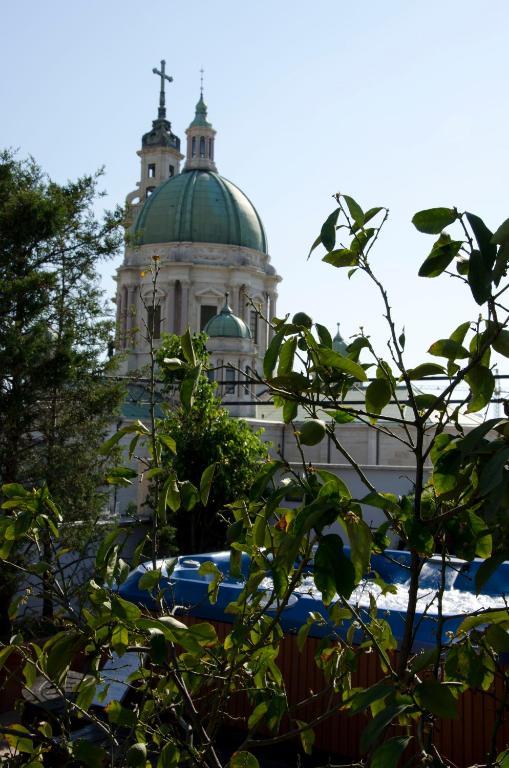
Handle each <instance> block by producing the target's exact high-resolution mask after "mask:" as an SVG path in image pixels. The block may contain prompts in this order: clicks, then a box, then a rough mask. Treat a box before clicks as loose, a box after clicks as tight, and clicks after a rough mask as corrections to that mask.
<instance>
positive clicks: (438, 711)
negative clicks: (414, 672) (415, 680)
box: [415, 679, 458, 718]
mask: <svg viewBox="0 0 509 768" xmlns="http://www.w3.org/2000/svg"><path fill="white" fill-rule="evenodd" d="M415 698H416V699H417V701H418V703H419V704H420V705H421V707H422V708H423V709H426V710H428V712H432V713H433V714H434V715H437V716H438V717H442V718H443V717H447V718H449V717H456V716H457V714H458V712H457V700H456V698H455V696H454V694H453V693H452V691H451V688H450V687H449V686H447V685H443V684H442V683H439V682H438V680H432V679H430V680H424V681H423V682H422V683H419V684H418V685H417V686H416V688H415Z"/></svg>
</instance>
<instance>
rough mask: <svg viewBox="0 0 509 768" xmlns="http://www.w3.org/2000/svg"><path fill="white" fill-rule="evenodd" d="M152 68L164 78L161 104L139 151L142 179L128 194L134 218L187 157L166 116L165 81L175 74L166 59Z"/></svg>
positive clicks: (177, 171)
mask: <svg viewBox="0 0 509 768" xmlns="http://www.w3.org/2000/svg"><path fill="white" fill-rule="evenodd" d="M152 72H153V73H154V74H155V75H157V76H158V77H159V78H160V81H161V83H160V90H159V108H158V110H157V119H156V120H153V121H152V130H151V131H148V133H145V134H144V135H143V137H142V140H141V149H140V150H138V153H137V154H138V156H139V158H140V160H141V173H140V180H139V182H138V185H137V188H136V189H135V190H134V191H133V192H131V193H130V194H129V195H127V198H126V202H127V203H128V205H129V206H130V209H131V218H132V220H133V221H134V219H135V218H136V214H137V213H138V211H139V210H140V208H141V206H142V205H143V203H144V202H145V200H146V199H147V197H150V195H151V194H152V192H154V190H155V189H156V188H157V187H158V186H159V185H160V184H162V183H163V181H166V180H167V179H169V178H171V177H172V176H176V175H177V174H178V173H180V163H181V161H182V160H183V159H184V155H182V154H181V152H180V139H179V137H178V136H176V135H175V134H174V133H173V132H172V130H171V123H170V121H169V120H167V119H166V95H165V85H166V82H168V83H171V82H173V77H171V76H170V75H167V74H166V62H165V61H164V59H163V60H162V61H161V68H160V69H157V67H154V69H153V70H152Z"/></svg>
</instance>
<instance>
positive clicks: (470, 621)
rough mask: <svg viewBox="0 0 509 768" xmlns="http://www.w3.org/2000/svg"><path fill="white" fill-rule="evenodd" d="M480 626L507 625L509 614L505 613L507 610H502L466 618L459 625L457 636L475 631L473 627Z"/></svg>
mask: <svg viewBox="0 0 509 768" xmlns="http://www.w3.org/2000/svg"><path fill="white" fill-rule="evenodd" d="M482 624H509V613H508V612H507V609H506V608H504V609H503V610H500V611H496V610H488V611H481V612H480V613H478V614H476V615H475V616H467V618H466V619H464V620H463V621H462V622H461V624H460V625H459V627H458V630H457V634H458V635H460V634H461V633H462V632H465V633H466V632H470V630H471V629H475V627H479V626H481V625H482Z"/></svg>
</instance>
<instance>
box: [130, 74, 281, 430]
mask: <svg viewBox="0 0 509 768" xmlns="http://www.w3.org/2000/svg"><path fill="white" fill-rule="evenodd" d="M153 71H154V73H155V74H157V75H158V76H159V77H160V78H161V90H160V97H159V110H158V116H157V119H156V120H154V121H153V123H152V129H151V130H150V131H149V132H148V133H146V134H144V136H143V137H142V144H141V149H140V150H139V151H138V155H139V157H140V179H139V182H138V184H137V187H136V189H135V190H134V191H133V192H131V193H130V194H129V195H128V196H127V204H128V211H129V216H130V228H129V237H128V243H127V246H126V249H125V256H124V261H123V263H122V265H121V266H120V268H119V270H118V273H117V328H118V339H117V349H118V350H119V351H121V352H123V353H124V354H125V363H124V372H127V371H130V370H138V369H140V368H142V367H143V366H144V365H145V364H146V363H147V362H148V352H149V342H148V338H147V337H148V336H149V333H148V329H149V328H150V330H151V333H152V337H153V340H154V343H155V345H156V346H157V344H158V340H159V339H160V337H161V335H162V333H163V332H169V333H176V334H182V333H183V332H184V331H185V329H186V328H187V327H189V328H190V330H191V332H196V331H200V330H204V329H207V333H208V335H209V337H210V338H209V343H208V347H209V352H210V354H211V365H212V367H213V368H215V369H218V376H217V378H222V380H223V382H224V381H225V379H226V380H231V382H232V384H231V386H230V387H228V384H227V382H226V388H223V394H224V395H226V397H225V400H226V402H228V399H230V400H232V401H234V400H239V401H241V400H242V399H246V400H247V399H250V397H251V395H250V394H249V392H248V388H247V387H240V386H237V387H236V386H235V385H234V383H233V382H234V381H236V380H237V381H238V380H239V379H241V378H242V375H241V374H242V373H244V374H249V372H250V371H253V370H260V369H261V363H262V360H263V356H264V353H265V351H266V349H267V345H268V343H269V341H270V328H269V326H268V324H267V323H266V322H265V320H266V319H267V318H269V319H270V318H271V317H274V316H275V315H276V302H277V285H278V282H279V281H280V280H281V278H280V277H279V275H278V274H277V272H276V270H275V269H274V267H273V266H272V264H271V262H270V256H269V253H268V246H267V238H266V235H265V230H264V228H263V224H262V221H261V219H260V216H259V215H258V212H257V211H256V208H255V207H254V205H253V204H252V203H251V201H250V200H249V198H248V197H247V196H246V195H245V194H244V193H243V192H242V191H241V190H240V189H239V188H238V187H237V186H236V185H235V184H233V183H232V182H231V181H229V180H227V179H225V178H224V177H222V176H221V175H220V174H219V173H218V171H217V166H216V160H215V154H216V153H215V139H216V131H215V130H214V128H213V127H212V125H211V123H210V122H209V120H208V116H207V107H206V105H205V102H204V100H203V87H202V89H201V92H200V98H199V101H198V103H197V104H196V109H195V115H194V118H193V120H192V122H191V123H190V125H189V127H188V128H187V130H186V147H185V155H184V154H183V153H182V152H181V143H180V139H179V137H178V136H176V135H175V134H174V133H173V131H172V127H171V123H170V122H169V121H168V120H167V119H166V106H165V93H164V86H165V81H168V80H171V78H170V77H168V75H166V73H165V63H164V62H161V69H160V70H159V69H154V70H153ZM155 263H157V270H158V276H157V284H156V288H155V291H156V300H155V302H154V301H153V299H152V294H153V290H154V289H153V282H152V269H153V265H154V264H155ZM151 266H152V269H151ZM221 371H222V373H221ZM248 410H249V409H248ZM239 415H246V416H247V415H250V414H249V413H248V412H245V409H242V414H241V413H239Z"/></svg>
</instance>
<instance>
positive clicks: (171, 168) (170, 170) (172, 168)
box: [169, 165, 175, 177]
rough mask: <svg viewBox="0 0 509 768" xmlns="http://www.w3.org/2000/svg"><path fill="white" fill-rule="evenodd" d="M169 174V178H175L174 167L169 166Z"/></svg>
mask: <svg viewBox="0 0 509 768" xmlns="http://www.w3.org/2000/svg"><path fill="white" fill-rule="evenodd" d="M169 172H170V177H171V176H175V166H174V165H170V168H169Z"/></svg>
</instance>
